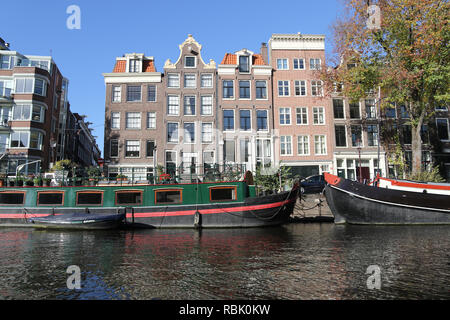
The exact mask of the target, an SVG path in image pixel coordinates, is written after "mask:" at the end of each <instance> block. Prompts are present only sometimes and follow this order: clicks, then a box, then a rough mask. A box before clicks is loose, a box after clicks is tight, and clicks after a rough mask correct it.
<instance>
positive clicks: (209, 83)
mask: <svg viewBox="0 0 450 320" xmlns="http://www.w3.org/2000/svg"><path fill="white" fill-rule="evenodd" d="M200 86H201V87H202V88H212V87H213V75H212V74H211V73H204V74H202V75H201V76H200Z"/></svg>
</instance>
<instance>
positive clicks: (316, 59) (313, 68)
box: [309, 58, 322, 70]
mask: <svg viewBox="0 0 450 320" xmlns="http://www.w3.org/2000/svg"><path fill="white" fill-rule="evenodd" d="M311 60H314V67H311ZM317 61H319V64H318V66H319V67H317ZM320 69H322V59H320V58H309V70H320Z"/></svg>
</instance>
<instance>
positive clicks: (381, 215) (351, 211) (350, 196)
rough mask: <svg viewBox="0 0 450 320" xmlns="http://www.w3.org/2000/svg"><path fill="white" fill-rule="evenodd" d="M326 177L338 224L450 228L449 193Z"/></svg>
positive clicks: (332, 207)
mask: <svg viewBox="0 0 450 320" xmlns="http://www.w3.org/2000/svg"><path fill="white" fill-rule="evenodd" d="M324 177H325V181H326V182H327V185H326V187H325V191H324V192H325V197H326V199H327V203H328V206H329V207H330V210H331V212H332V213H333V215H334V221H335V223H336V224H343V223H348V224H450V197H449V196H448V195H447V194H445V193H442V194H436V193H431V192H417V191H408V190H401V189H399V190H397V189H393V188H386V187H378V186H375V185H365V184H362V183H359V182H356V181H351V180H347V179H344V178H341V177H337V176H335V175H332V174H329V173H325V174H324ZM444 191H445V190H444Z"/></svg>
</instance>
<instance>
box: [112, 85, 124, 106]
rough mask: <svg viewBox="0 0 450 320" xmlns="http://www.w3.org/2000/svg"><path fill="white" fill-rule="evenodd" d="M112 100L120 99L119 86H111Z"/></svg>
mask: <svg viewBox="0 0 450 320" xmlns="http://www.w3.org/2000/svg"><path fill="white" fill-rule="evenodd" d="M111 100H112V102H121V101H122V88H121V87H120V86H112V98H111Z"/></svg>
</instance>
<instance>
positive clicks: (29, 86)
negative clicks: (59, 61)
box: [16, 78, 34, 93]
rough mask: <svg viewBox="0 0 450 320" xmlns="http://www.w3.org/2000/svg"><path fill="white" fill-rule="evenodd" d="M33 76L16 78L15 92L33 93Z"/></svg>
mask: <svg viewBox="0 0 450 320" xmlns="http://www.w3.org/2000/svg"><path fill="white" fill-rule="evenodd" d="M33 80H34V79H33V78H21V79H16V93H33Z"/></svg>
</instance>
